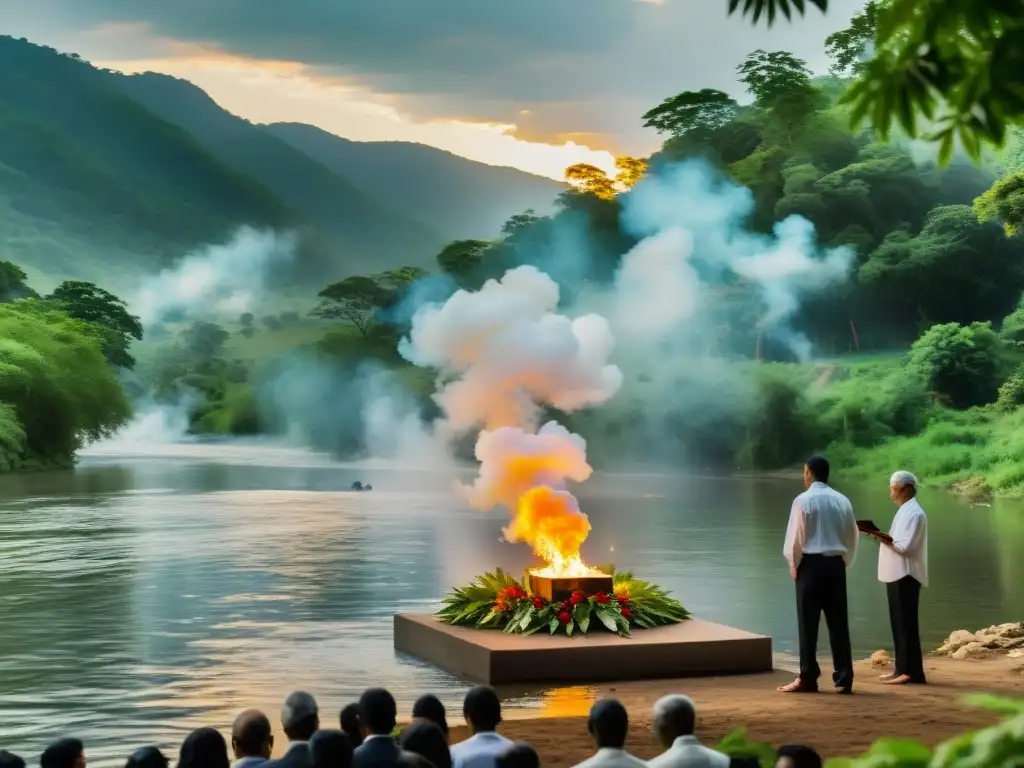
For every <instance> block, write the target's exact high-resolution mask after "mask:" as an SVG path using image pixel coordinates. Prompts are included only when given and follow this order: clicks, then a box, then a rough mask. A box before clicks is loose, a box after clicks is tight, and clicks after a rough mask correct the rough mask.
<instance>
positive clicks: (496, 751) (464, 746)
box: [451, 685, 512, 768]
mask: <svg viewBox="0 0 1024 768" xmlns="http://www.w3.org/2000/svg"><path fill="white" fill-rule="evenodd" d="M462 716H463V717H465V718H466V723H467V724H468V725H469V729H470V730H471V731H472V732H473V735H472V736H470V737H469V738H468V739H466V740H465V741H460V742H459V743H458V744H456V745H455V746H454V747H452V749H451V752H452V768H495V764H496V762H497V759H498V756H499V755H500V754H502V753H503V752H504V751H505V750H506V749H508V748H509V747H511V746H512V742H511V741H509V740H508V739H506V738H505V737H504V736H502V735H501V734H499V733H498V723H500V722H501V700H500V699H499V698H498V694H497V693H495V691H494V689H493V688H491V687H490V686H487V685H478V686H476V687H475V688H472V689H470V691H469V693H467V694H466V698H465V699H464V700H463V702H462Z"/></svg>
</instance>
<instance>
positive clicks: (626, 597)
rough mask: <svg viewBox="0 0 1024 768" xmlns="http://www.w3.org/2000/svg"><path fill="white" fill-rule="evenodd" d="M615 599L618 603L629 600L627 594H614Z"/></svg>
mask: <svg viewBox="0 0 1024 768" xmlns="http://www.w3.org/2000/svg"><path fill="white" fill-rule="evenodd" d="M615 599H616V600H618V601H619V605H625V604H626V603H628V602H629V595H616V596H615Z"/></svg>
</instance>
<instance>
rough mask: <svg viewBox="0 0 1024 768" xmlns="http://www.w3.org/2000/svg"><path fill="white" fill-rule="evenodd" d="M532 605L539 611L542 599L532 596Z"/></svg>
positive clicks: (541, 606)
mask: <svg viewBox="0 0 1024 768" xmlns="http://www.w3.org/2000/svg"><path fill="white" fill-rule="evenodd" d="M533 607H534V608H536V609H537V610H538V611H539V610H540V609H541V608H543V607H544V601H543V600H541V599H540V598H539V597H535V598H533Z"/></svg>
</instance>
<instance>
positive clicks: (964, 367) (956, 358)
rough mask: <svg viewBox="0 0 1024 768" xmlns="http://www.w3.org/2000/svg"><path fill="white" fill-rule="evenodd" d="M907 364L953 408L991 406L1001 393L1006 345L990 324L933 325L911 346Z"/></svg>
mask: <svg viewBox="0 0 1024 768" xmlns="http://www.w3.org/2000/svg"><path fill="white" fill-rule="evenodd" d="M907 362H908V363H909V365H910V367H911V369H912V370H914V371H915V372H918V373H920V374H921V375H922V376H923V377H924V379H925V381H927V383H928V386H929V388H930V389H931V391H932V392H933V393H934V394H935V395H936V396H938V397H940V398H942V399H943V400H944V401H946V402H947V403H948V404H949V405H950V406H951V407H953V408H970V407H971V406H974V405H984V404H986V403H991V402H993V401H995V399H996V397H997V396H998V394H999V384H1000V383H1001V381H1002V377H1001V374H1002V370H1003V365H1004V361H1003V346H1002V344H1001V342H1000V340H999V337H998V336H997V335H996V333H995V331H993V330H992V326H991V325H990V324H989V323H972V324H970V325H967V326H963V325H958V324H957V323H945V324H943V325H933V326H932V327H931V328H929V329H928V330H927V331H925V332H924V334H922V336H921V338H919V339H918V340H917V341H915V342H914V344H913V346H911V347H910V352H909V353H908V354H907Z"/></svg>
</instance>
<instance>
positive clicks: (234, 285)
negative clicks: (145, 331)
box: [129, 227, 295, 326]
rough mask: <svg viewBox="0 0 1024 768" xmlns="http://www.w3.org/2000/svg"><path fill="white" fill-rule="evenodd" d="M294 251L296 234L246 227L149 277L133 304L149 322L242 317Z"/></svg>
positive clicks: (265, 289) (265, 291) (263, 292)
mask: <svg viewBox="0 0 1024 768" xmlns="http://www.w3.org/2000/svg"><path fill="white" fill-rule="evenodd" d="M294 250H295V238H294V237H293V236H291V235H280V234H277V233H274V232H260V231H257V230H254V229H251V228H249V227H242V228H241V229H239V230H238V231H237V232H236V233H235V235H234V236H233V237H232V238H231V240H230V241H228V242H227V243H224V244H220V245H210V246H206V247H205V248H203V249H202V250H200V251H197V252H195V253H191V254H189V255H187V256H185V258H183V259H182V260H181V261H180V262H178V264H176V265H175V266H174V267H173V268H171V269H165V270H164V271H162V272H160V273H159V274H157V275H155V276H153V277H150V278H147V279H146V280H144V281H143V282H142V283H141V285H139V287H138V290H137V291H136V293H135V296H134V297H133V298H132V300H131V301H130V302H129V303H130V306H131V308H132V310H133V311H134V312H135V313H136V314H138V315H139V317H140V318H141V319H142V322H143V325H145V326H150V325H152V324H154V323H158V322H161V321H164V320H168V319H171V318H174V319H178V320H184V319H191V318H196V317H202V318H206V319H212V318H216V317H218V316H231V317H238V315H240V314H242V313H243V312H247V311H249V310H251V309H252V308H253V307H254V306H256V305H257V303H258V302H259V300H260V299H261V298H263V296H264V295H265V294H266V293H267V283H268V276H269V274H270V271H271V269H272V268H273V267H274V266H276V265H278V264H280V263H282V262H286V261H288V260H290V259H291V258H292V256H293V254H294Z"/></svg>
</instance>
